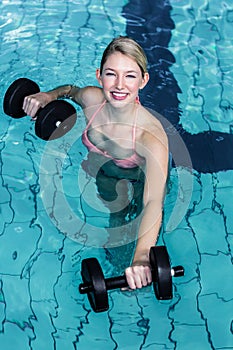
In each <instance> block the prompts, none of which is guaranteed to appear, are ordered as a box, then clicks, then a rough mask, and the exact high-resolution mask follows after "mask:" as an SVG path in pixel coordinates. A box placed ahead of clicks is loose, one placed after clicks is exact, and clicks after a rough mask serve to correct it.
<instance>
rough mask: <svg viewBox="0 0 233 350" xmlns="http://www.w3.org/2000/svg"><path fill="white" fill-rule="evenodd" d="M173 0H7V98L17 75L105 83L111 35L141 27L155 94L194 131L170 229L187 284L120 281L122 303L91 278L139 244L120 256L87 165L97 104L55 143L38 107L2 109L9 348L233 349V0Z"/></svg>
mask: <svg viewBox="0 0 233 350" xmlns="http://www.w3.org/2000/svg"><path fill="white" fill-rule="evenodd" d="M170 5H171V7H172V8H170V6H169V2H168V1H166V0H164V1H162V0H161V1H148V2H145V3H144V2H143V5H142V4H141V3H140V1H128V2H127V1H97V0H96V1H91V0H89V1H76V0H72V1H52V0H50V1H49V0H44V1H28V0H25V1H20V0H18V1H2V2H1V4H0V33H1V41H0V50H1V51H0V55H1V66H0V71H1V78H0V89H1V101H0V102H1V105H2V100H3V95H4V93H5V91H6V89H7V87H8V86H9V84H10V83H11V82H12V81H13V80H15V79H17V78H19V77H22V76H24V77H28V78H30V79H33V80H35V81H36V82H37V83H38V84H39V85H40V88H41V90H47V89H50V88H52V87H54V86H57V85H61V84H64V83H66V82H67V83H73V84H75V83H76V84H79V85H81V86H82V85H86V84H95V68H96V67H98V65H99V61H100V57H101V54H102V51H103V49H104V47H105V45H106V44H107V43H108V42H109V41H110V40H111V39H112V37H114V36H116V35H119V34H123V35H125V34H131V35H132V36H133V37H134V38H135V39H139V41H140V43H141V44H143V45H144V48H145V50H146V52H147V55H148V57H149V67H150V75H151V82H152V83H154V85H152V83H151V85H150V86H149V87H148V89H147V91H146V92H145V94H144V95H142V96H141V101H142V103H145V105H147V106H148V108H151V109H156V110H158V111H159V112H161V113H162V114H163V115H164V116H165V117H166V118H167V119H168V120H169V122H170V123H171V124H172V125H174V126H175V127H176V129H177V130H179V132H180V135H181V136H182V137H183V140H184V142H185V143H183V141H182V139H181V137H177V142H180V143H181V146H180V147H181V150H182V155H183V157H180V154H179V152H178V151H177V152H176V148H175V147H174V145H173V146H172V148H173V158H174V160H175V165H174V166H173V167H172V169H171V173H170V182H169V186H168V192H167V196H166V202H165V210H164V223H163V228H162V231H161V235H160V239H159V243H161V244H166V246H167V249H168V252H169V255H170V257H171V262H172V264H173V265H176V264H182V265H183V266H184V267H185V276H184V277H182V278H179V279H176V280H174V286H173V287H174V298H173V299H172V300H170V301H158V300H157V299H156V298H155V296H154V295H153V292H152V290H151V288H150V287H148V288H144V289H143V290H140V291H136V292H132V293H130V292H125V293H123V292H120V291H111V292H109V299H110V309H109V311H108V312H105V313H101V314H95V313H94V312H93V311H92V310H91V308H90V305H89V303H88V300H87V297H86V296H82V295H80V294H79V292H78V285H79V283H80V282H81V277H80V264H81V260H82V259H83V258H86V257H90V256H96V257H98V259H99V261H100V263H101V265H102V267H103V269H104V272H105V274H106V275H107V276H111V275H113V274H114V273H116V272H117V273H118V272H119V270H121V269H123V268H124V264H125V265H127V263H128V259H130V257H129V255H128V254H127V252H126V253H124V255H123V257H121V258H120V261H119V264H118V263H117V261H118V260H119V258H118V257H116V256H115V260H114V259H112V260H111V259H110V258H109V256H107V254H106V251H105V250H104V249H102V248H101V246H102V245H103V244H104V243H105V242H106V239H107V237H108V232H107V230H105V229H104V228H103V226H104V223H105V220H106V217H107V215H108V209H107V208H106V207H103V205H102V203H100V201H99V200H98V197H96V196H93V193H94V192H95V191H94V190H95V183H94V182H93V180H92V179H91V178H90V177H88V176H86V174H85V172H84V171H83V169H82V167H81V166H80V164H81V163H82V161H83V159H84V158H85V157H86V150H85V148H84V147H83V146H82V144H81V141H80V135H81V131H82V128H83V126H84V120H83V115H82V113H81V111H79V110H78V120H77V123H76V125H75V127H74V128H73V129H72V130H71V132H70V133H69V134H67V135H66V136H65V137H64V138H62V139H59V140H56V141H50V142H48V143H46V142H44V141H42V140H40V139H38V138H37V137H36V136H35V133H34V123H33V122H32V121H30V118H28V117H25V118H23V119H21V120H13V119H11V118H10V117H8V116H6V115H5V114H4V113H3V111H1V122H0V123H1V128H0V133H1V143H0V176H1V187H0V191H1V196H0V215H1V222H0V254H1V263H0V348H1V349H3V350H12V349H17V350H18V349H19V350H26V349H33V350H42V349H43V350H51V349H58V350H69V349H79V350H83V349H85V350H86V349H90V348H91V347H93V348H94V349H96V350H97V349H108V350H110V349H126V350H128V349H130V350H131V349H132V350H136V349H156V350H157V349H158V350H160V349H161V350H162V349H178V350H183V349H188V350H196V349H198V350H208V349H233V291H232V289H233V288H232V286H233V273H232V271H233V269H232V262H233V257H232V251H233V220H232V200H231V198H232V195H233V186H232V172H233V170H232V169H233V166H232V159H233V158H232V157H231V153H230V152H232V151H231V147H230V146H231V145H232V143H230V142H231V136H232V130H233V124H232V120H233V114H232V99H231V90H232V83H233V76H232V71H233V69H232V68H233V67H232V53H233V42H232V36H231V33H232V23H233V6H232V4H231V2H230V1H229V0H228V1H224V2H219V1H217V0H212V1H209V2H208V1H205V2H203V1H202V2H201V1H194V0H192V1H191V0H189V2H187V1H181V0H176V1H175V0H172V1H170ZM154 72H155V73H154ZM171 133H173V132H171ZM211 135H214V138H213V139H211V143H210V142H209V140H210V139H209V137H210V136H211ZM214 141H215V142H214ZM192 145H194V147H193V146H192ZM179 150H180V148H179ZM187 150H188V151H187ZM195 150H198V151H197V152H196V153H195ZM208 150H210V151H208ZM211 150H213V152H211ZM186 152H187V154H189V152H190V154H191V161H192V164H193V169H190V159H189V158H188V157H187V158H188V162H186V163H185V164H186V165H187V164H188V165H189V167H187V166H185V165H184V158H185V157H186V156H185V154H186ZM208 152H209V153H208ZM77 189H78V190H77ZM77 204H79V205H80V204H81V208H82V210H80V209H79V208H80V206H79V205H77ZM96 212H100V213H101V215H100V217H98V219H96ZM125 229H126V230H127V229H128V227H126V228H125ZM77 232H79V234H78V235H77ZM116 245H118V243H116ZM113 254H114V252H113ZM122 254H123V253H122ZM113 261H115V262H116V264H115V265H114V263H113ZM121 272H122V271H121Z"/></svg>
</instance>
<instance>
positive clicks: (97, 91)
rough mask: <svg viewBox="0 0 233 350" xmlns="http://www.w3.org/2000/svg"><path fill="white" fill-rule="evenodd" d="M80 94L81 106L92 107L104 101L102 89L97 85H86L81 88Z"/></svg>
mask: <svg viewBox="0 0 233 350" xmlns="http://www.w3.org/2000/svg"><path fill="white" fill-rule="evenodd" d="M80 95H81V96H80V99H81V101H82V107H83V108H89V107H93V106H95V105H98V104H100V103H102V102H103V101H104V95H103V90H102V88H100V87H98V86H86V87H84V88H81V89H80Z"/></svg>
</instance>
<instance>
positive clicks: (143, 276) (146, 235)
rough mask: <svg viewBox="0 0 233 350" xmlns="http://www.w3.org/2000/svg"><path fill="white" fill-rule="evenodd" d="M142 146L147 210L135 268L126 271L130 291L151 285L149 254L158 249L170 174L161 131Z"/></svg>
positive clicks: (142, 143)
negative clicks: (157, 243) (156, 245)
mask: <svg viewBox="0 0 233 350" xmlns="http://www.w3.org/2000/svg"><path fill="white" fill-rule="evenodd" d="M141 145H143V146H139V148H140V150H139V152H140V154H141V155H143V156H144V157H145V159H146V174H145V175H146V176H145V177H146V179H145V186H144V209H143V216H142V219H141V223H140V226H139V232H138V240H137V244H136V249H135V253H134V257H133V262H132V266H131V267H129V268H127V269H126V278H127V281H128V284H129V287H130V288H131V289H135V288H141V287H142V286H146V285H147V284H150V283H151V282H152V277H151V269H150V262H149V251H150V248H151V247H152V246H154V245H155V243H156V241H157V239H158V235H159V231H160V227H161V222H162V213H163V202H164V194H165V188H166V181H167V170H168V144H167V138H166V135H165V133H164V132H163V130H162V129H160V128H159V129H158V130H157V132H155V133H153V134H152V133H148V132H145V133H144V135H143V138H142V141H141Z"/></svg>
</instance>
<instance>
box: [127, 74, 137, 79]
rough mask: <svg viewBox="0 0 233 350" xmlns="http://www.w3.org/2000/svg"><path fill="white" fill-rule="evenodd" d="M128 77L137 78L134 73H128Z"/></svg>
mask: <svg viewBox="0 0 233 350" xmlns="http://www.w3.org/2000/svg"><path fill="white" fill-rule="evenodd" d="M126 77H127V78H134V79H135V78H136V76H135V75H133V74H128V75H126Z"/></svg>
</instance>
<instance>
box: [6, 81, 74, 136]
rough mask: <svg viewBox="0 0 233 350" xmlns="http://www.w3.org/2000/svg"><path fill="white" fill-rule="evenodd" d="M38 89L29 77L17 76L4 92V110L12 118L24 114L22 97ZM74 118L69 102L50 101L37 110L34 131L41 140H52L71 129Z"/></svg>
mask: <svg viewBox="0 0 233 350" xmlns="http://www.w3.org/2000/svg"><path fill="white" fill-rule="evenodd" d="M39 91H40V88H39V86H38V85H37V84H36V83H35V82H34V81H32V80H30V79H27V78H19V79H17V80H15V81H14V82H13V83H12V84H11V85H10V86H9V88H8V89H7V91H6V93H5V96H4V100H3V110H4V112H5V113H6V114H7V115H9V116H11V117H12V118H22V117H24V116H26V113H25V112H24V111H23V101H24V98H25V97H26V96H29V95H33V94H36V93H38V92H39ZM76 118H77V115H76V110H75V108H74V107H73V106H72V105H71V104H70V103H68V102H66V101H63V100H55V101H52V102H50V103H48V104H47V105H46V106H45V107H44V108H40V109H39V110H38V111H37V115H36V122H35V133H36V135H37V136H38V137H40V138H41V139H43V140H46V141H47V140H54V139H56V138H59V137H61V136H63V135H65V134H66V133H67V132H68V131H69V130H71V128H72V127H73V126H74V124H75V122H76Z"/></svg>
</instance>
